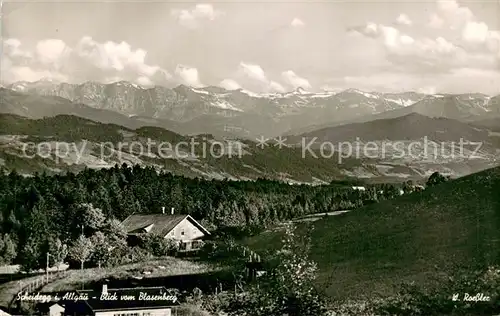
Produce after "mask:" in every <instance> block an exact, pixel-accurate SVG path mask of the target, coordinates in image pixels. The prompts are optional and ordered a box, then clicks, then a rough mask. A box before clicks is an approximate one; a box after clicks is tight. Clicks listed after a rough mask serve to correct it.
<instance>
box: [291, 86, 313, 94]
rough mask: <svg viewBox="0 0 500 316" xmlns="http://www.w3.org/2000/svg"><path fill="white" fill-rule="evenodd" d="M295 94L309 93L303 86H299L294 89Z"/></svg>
mask: <svg viewBox="0 0 500 316" xmlns="http://www.w3.org/2000/svg"><path fill="white" fill-rule="evenodd" d="M294 93H295V94H309V93H308V92H307V91H306V90H304V88H302V87H298V88H297V89H295V91H294Z"/></svg>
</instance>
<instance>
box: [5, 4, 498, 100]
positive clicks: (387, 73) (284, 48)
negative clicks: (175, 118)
mask: <svg viewBox="0 0 500 316" xmlns="http://www.w3.org/2000/svg"><path fill="white" fill-rule="evenodd" d="M1 18H2V23H1V35H2V43H3V45H2V51H1V60H0V62H1V64H0V67H1V68H0V80H1V82H2V83H3V84H6V83H11V82H15V81H37V80H40V79H51V80H55V81H60V82H70V83H81V82H85V81H98V82H104V83H110V82H115V81H121V80H125V81H130V82H134V83H137V84H139V85H142V86H144V87H149V86H152V85H162V86H168V87H171V86H176V85H179V84H185V85H189V86H193V87H203V86H221V87H224V88H227V89H239V88H242V89H245V90H248V91H252V92H256V93H259V92H262V93H266V92H285V91H291V90H294V89H296V88H299V87H300V88H303V89H305V90H308V91H312V92H315V91H324V90H331V91H338V90H343V89H346V88H356V89H361V90H365V91H379V92H401V91H418V92H424V93H440V92H441V93H467V92H480V93H486V94H490V95H495V94H500V1H499V0H483V1H463V2H460V1H458V2H457V1H440V0H438V1H421V2H417V1H405V0H399V1H397V0H392V1H391V0H386V1H371V0H364V1H356V0H354V1H335V0H331V1H312V0H310V1H305V0H303V1H279V0H278V1H273V2H270V1H259V0H254V1H252V2H247V1H239V0H232V1H231V0H226V1H218V2H203V3H201V2H195V1H176V2H169V1H157V2H151V1H142V2H139V1H128V2H127V1H119V2H118V1H107V2H104V1H92V0H90V1H86V2H75V1H66V2H65V1H57V2H56V1H54V2H51V1H49V0H46V1H43V2H42V1H35V0H33V1H23V2H20V1H10V2H7V1H4V3H3V6H2V16H1Z"/></svg>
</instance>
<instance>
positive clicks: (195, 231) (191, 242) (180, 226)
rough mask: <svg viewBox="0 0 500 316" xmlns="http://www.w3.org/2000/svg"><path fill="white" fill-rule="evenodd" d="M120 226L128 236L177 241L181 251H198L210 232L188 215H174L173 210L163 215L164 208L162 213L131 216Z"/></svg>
mask: <svg viewBox="0 0 500 316" xmlns="http://www.w3.org/2000/svg"><path fill="white" fill-rule="evenodd" d="M122 225H123V226H124V228H125V230H126V231H127V234H128V235H129V236H137V235H143V234H155V235H159V236H162V237H164V238H171V239H174V240H178V241H179V242H180V250H181V251H189V250H195V249H198V248H199V245H201V243H200V241H201V240H203V239H204V238H205V237H206V236H209V235H210V232H209V231H208V230H207V229H206V228H205V227H203V226H202V225H201V224H200V223H198V222H197V221H196V220H195V219H194V218H192V217H191V216H190V215H181V214H174V209H173V208H172V210H171V213H170V214H167V213H165V208H162V213H156V214H132V215H130V216H129V217H127V218H126V219H125V220H124V221H123V222H122Z"/></svg>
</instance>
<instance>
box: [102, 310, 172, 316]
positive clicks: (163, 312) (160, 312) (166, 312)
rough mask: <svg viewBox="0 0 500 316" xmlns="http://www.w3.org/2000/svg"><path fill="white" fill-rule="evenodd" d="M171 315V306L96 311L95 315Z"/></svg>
mask: <svg viewBox="0 0 500 316" xmlns="http://www.w3.org/2000/svg"><path fill="white" fill-rule="evenodd" d="M122 315H123V316H172V309H171V308H160V309H158V308H156V309H137V310H133V311H132V310H128V311H114V312H113V311H106V312H96V313H95V316H122Z"/></svg>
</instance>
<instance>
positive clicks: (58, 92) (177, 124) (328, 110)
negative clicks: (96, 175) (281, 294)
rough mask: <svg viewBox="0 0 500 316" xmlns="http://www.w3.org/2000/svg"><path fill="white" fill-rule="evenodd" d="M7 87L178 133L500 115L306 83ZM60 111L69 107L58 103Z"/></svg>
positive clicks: (440, 101)
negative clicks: (288, 86)
mask: <svg viewBox="0 0 500 316" xmlns="http://www.w3.org/2000/svg"><path fill="white" fill-rule="evenodd" d="M6 88H7V89H10V90H13V91H17V92H22V93H27V94H31V95H39V96H52V97H54V96H58V97H62V98H65V99H68V100H70V101H72V102H73V103H77V104H83V105H86V106H88V107H90V108H94V109H99V110H107V111H113V112H116V113H119V114H122V115H124V116H127V117H130V118H134V120H135V122H136V123H131V124H137V122H140V121H147V122H148V124H150V125H155V126H160V127H165V128H169V129H172V130H175V131H177V132H179V133H181V134H200V133H211V134H214V135H221V136H222V135H225V136H227V135H234V136H238V137H246V138H250V139H255V137H258V136H261V135H263V136H277V135H281V134H285V133H286V134H297V133H301V132H306V131H312V130H314V129H317V128H320V127H325V126H332V125H339V124H346V123H351V122H360V121H366V120H373V119H381V118H391V117H398V116H402V115H405V114H409V113H413V112H415V113H419V114H422V115H426V116H431V117H447V118H452V119H474V118H475V117H477V116H482V115H486V114H488V113H489V112H492V111H493V112H497V113H499V114H500V105H499V104H498V98H499V97H496V98H491V97H490V96H487V95H483V94H461V95H425V94H421V93H415V92H403V93H378V92H364V91H360V90H357V89H348V90H345V91H341V92H338V93H333V92H322V93H310V92H307V91H305V90H303V89H301V88H298V89H296V90H295V91H292V92H288V93H274V94H255V93H251V92H249V91H245V90H242V89H239V90H226V89H223V88H220V87H206V88H199V89H195V88H191V87H188V86H184V85H180V86H178V87H176V88H173V89H170V88H166V87H160V86H156V87H153V88H147V89H146V88H142V87H140V86H138V85H136V84H132V83H129V82H124V81H121V82H115V83H111V84H102V83H97V82H85V83H82V84H68V83H55V82H52V81H48V80H42V81H37V82H16V83H14V84H11V85H9V86H7V87H6ZM494 101H496V102H494ZM55 111H56V112H57V111H60V112H61V114H62V113H65V112H64V110H61V109H55ZM165 123H168V124H167V125H165Z"/></svg>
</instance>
